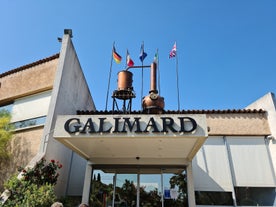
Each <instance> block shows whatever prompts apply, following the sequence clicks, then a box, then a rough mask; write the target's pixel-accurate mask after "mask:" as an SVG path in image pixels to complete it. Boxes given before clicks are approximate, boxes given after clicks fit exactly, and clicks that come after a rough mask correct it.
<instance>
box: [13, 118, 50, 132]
mask: <svg viewBox="0 0 276 207" xmlns="http://www.w3.org/2000/svg"><path fill="white" fill-rule="evenodd" d="M45 121H46V116H42V117H37V118H34V119H28V120H23V121H18V122H14V123H12V125H13V126H14V129H22V128H26V127H31V126H37V125H42V124H44V123H45Z"/></svg>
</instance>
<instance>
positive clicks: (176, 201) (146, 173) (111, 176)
mask: <svg viewBox="0 0 276 207" xmlns="http://www.w3.org/2000/svg"><path fill="white" fill-rule="evenodd" d="M93 169H94V170H93V175H92V182H91V191H90V192H91V193H90V202H91V205H92V206H93V207H169V206H176V207H178V206H179V207H180V206H181V207H183V206H188V204H187V203H188V201H187V200H188V195H187V176H186V169H185V166H180V167H179V166H177V167H175V166H174V167H167V166H166V167H160V166H158V167H148V166H146V167H141V166H139V167H122V166H121V167H116V168H114V167H110V166H109V167H108V166H101V167H95V166H93Z"/></svg>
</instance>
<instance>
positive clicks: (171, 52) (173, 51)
mask: <svg viewBox="0 0 276 207" xmlns="http://www.w3.org/2000/svg"><path fill="white" fill-rule="evenodd" d="M175 56H176V42H175V43H174V45H173V48H172V50H171V51H170V55H169V58H173V57H175Z"/></svg>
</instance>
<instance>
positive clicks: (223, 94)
mask: <svg viewBox="0 0 276 207" xmlns="http://www.w3.org/2000/svg"><path fill="white" fill-rule="evenodd" d="M275 11H276V1H275V0H174V1H167V0H160V1H157V0H155V1H154V0H152V1H149V0H140V1H135V0H132V1H131V0H117V1H111V0H97V1H95V0H81V1H69V0H67V1H65V0H59V1H54V0H49V1H37V0H25V1H21V0H13V1H10V0H3V1H1V2H0V19H1V20H0V21H1V32H0V45H1V47H0V57H1V59H0V73H3V72H5V71H8V70H10V69H14V68H17V67H20V66H22V65H25V64H28V63H31V62H34V61H36V60H39V59H43V58H45V57H48V56H51V55H53V54H56V53H58V52H59V51H60V46H61V45H60V43H59V42H58V41H57V37H62V35H63V30H64V29H65V28H70V29H72V30H73V38H72V41H73V44H74V46H75V49H76V51H77V54H78V58H79V60H80V63H81V66H82V69H83V71H84V74H85V77H86V79H87V82H88V84H89V87H90V90H91V94H92V96H93V98H94V101H95V104H96V107H97V109H98V110H104V109H105V101H106V93H107V85H108V75H109V68H110V60H111V49H112V45H113V42H115V46H116V49H117V52H118V53H119V54H120V55H121V56H122V57H123V58H124V60H123V63H121V64H119V65H118V64H116V63H113V67H112V72H113V73H112V76H111V77H112V79H111V85H110V92H109V95H111V93H112V91H113V90H116V88H117V83H116V81H117V72H119V71H120V70H123V69H124V68H125V55H126V50H127V49H128V50H129V53H130V56H131V57H132V59H133V60H134V62H135V65H141V62H140V60H139V59H138V57H139V52H140V46H141V43H142V42H144V44H145V51H146V52H147V54H148V56H147V58H146V59H145V61H144V64H145V65H149V64H150V63H151V62H152V61H153V57H154V54H155V52H156V50H157V49H158V51H159V69H160V77H161V80H160V85H161V88H160V95H161V96H163V97H164V98H165V109H167V110H176V109H177V108H178V105H177V89H176V68H175V60H176V59H169V58H168V55H169V52H170V50H171V48H172V46H173V44H174V42H175V41H176V42H177V54H178V74H179V88H180V90H179V92H180V101H181V104H180V108H181V109H185V110H187V109H191V110H192V109H242V108H244V107H246V106H247V105H249V104H250V103H251V102H253V101H255V100H256V99H258V98H260V97H261V96H263V95H265V94H266V93H268V92H276V84H275V77H276V12H275ZM132 72H133V76H134V77H133V79H134V81H133V86H134V90H135V92H136V96H137V98H136V99H134V100H133V109H134V110H140V97H141V83H142V81H141V70H139V69H135V70H132ZM144 74H145V75H144V92H143V93H144V94H143V95H147V94H148V90H149V77H148V75H149V71H148V70H146V69H145V70H144ZM111 106H112V101H111V97H109V104H108V109H111Z"/></svg>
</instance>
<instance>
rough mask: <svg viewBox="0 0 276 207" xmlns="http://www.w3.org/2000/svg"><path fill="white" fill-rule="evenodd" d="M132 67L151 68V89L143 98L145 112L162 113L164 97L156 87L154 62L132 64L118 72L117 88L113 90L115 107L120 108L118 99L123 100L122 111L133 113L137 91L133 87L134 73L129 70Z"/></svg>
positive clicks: (155, 65)
mask: <svg viewBox="0 0 276 207" xmlns="http://www.w3.org/2000/svg"><path fill="white" fill-rule="evenodd" d="M130 68H150V71H151V72H150V91H149V94H148V95H147V96H145V97H144V98H143V100H142V108H143V113H147V114H161V113H163V111H164V105H165V104H164V98H163V97H161V96H159V94H158V90H157V87H156V85H157V84H156V73H157V64H156V63H155V62H153V63H152V64H151V65H150V66H131V67H128V68H127V69H125V70H122V71H120V72H118V79H117V90H115V91H114V92H113V95H112V98H113V107H112V110H113V112H114V110H115V108H116V109H117V110H119V107H118V103H117V99H118V100H122V101H123V106H122V112H123V113H131V108H132V99H133V98H135V97H136V96H135V92H134V90H133V87H132V82H133V80H132V77H133V74H132V73H131V72H130V71H129V69H130Z"/></svg>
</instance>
